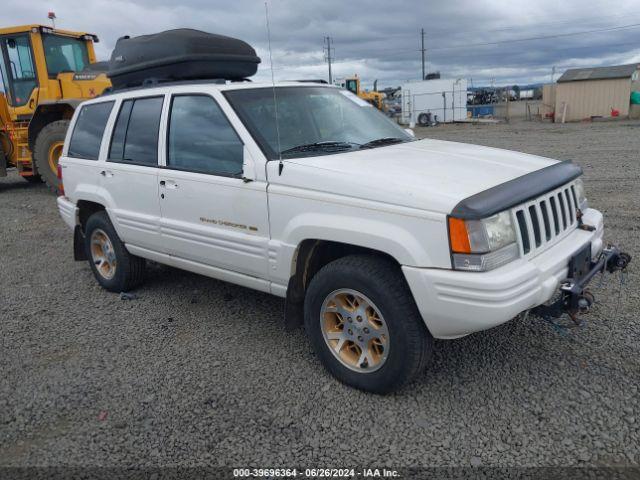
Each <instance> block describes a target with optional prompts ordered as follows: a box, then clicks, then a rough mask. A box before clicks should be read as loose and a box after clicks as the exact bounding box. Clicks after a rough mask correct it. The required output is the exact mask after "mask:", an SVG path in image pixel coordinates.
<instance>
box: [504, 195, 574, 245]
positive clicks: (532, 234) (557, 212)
mask: <svg viewBox="0 0 640 480" xmlns="http://www.w3.org/2000/svg"><path fill="white" fill-rule="evenodd" d="M576 210H577V205H576V193H575V187H574V185H573V184H572V183H571V184H567V185H563V186H562V187H560V188H558V189H556V190H553V191H551V192H549V193H547V194H545V195H543V196H541V197H538V198H536V199H535V200H533V201H531V202H527V203H525V204H523V205H520V206H518V207H516V208H514V212H515V219H516V223H517V227H518V228H517V232H518V239H519V243H520V249H521V253H522V255H524V256H533V255H535V254H536V253H539V252H541V251H543V250H545V249H546V248H548V247H549V246H551V245H553V244H554V243H556V242H557V241H559V240H560V239H561V238H562V237H564V236H565V235H567V234H568V233H569V232H571V231H572V230H574V229H575V228H576V226H577V218H576Z"/></svg>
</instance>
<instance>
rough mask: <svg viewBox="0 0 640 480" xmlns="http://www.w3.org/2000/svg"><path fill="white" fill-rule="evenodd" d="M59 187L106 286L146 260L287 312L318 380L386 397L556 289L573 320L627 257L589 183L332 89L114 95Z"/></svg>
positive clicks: (95, 108) (75, 150)
mask: <svg viewBox="0 0 640 480" xmlns="http://www.w3.org/2000/svg"><path fill="white" fill-rule="evenodd" d="M59 175H60V177H61V179H62V180H63V181H64V187H63V188H64V190H63V191H62V192H61V196H60V197H59V198H58V206H59V210H60V213H61V215H62V217H63V219H64V221H65V222H66V223H67V224H68V225H69V227H71V228H72V229H74V231H75V233H74V254H75V258H76V259H77V260H81V259H88V261H89V265H90V266H91V269H92V270H93V272H94V274H95V277H96V278H97V280H98V282H99V283H100V284H101V285H102V286H103V287H104V288H106V289H108V290H111V291H114V292H120V291H125V290H128V289H131V288H133V287H135V286H137V285H138V284H140V282H141V281H142V280H143V277H144V266H145V260H147V259H148V260H153V261H156V262H160V263H163V264H166V265H171V266H174V267H177V268H181V269H184V270H190V271H192V272H196V273H200V274H202V275H206V276H209V277H213V278H217V279H220V280H224V281H228V282H233V283H236V284H238V285H242V286H245V287H249V288H253V289H256V290H261V291H264V292H269V293H272V294H274V295H278V296H281V297H285V298H286V303H285V322H286V325H287V326H288V327H293V326H296V325H297V324H300V323H302V322H303V321H304V325H305V328H306V330H307V332H308V335H309V337H310V340H311V343H312V344H313V347H314V349H315V351H316V352H317V355H318V357H319V358H320V360H321V361H322V363H323V364H324V365H325V366H326V368H327V369H328V370H329V371H330V372H331V373H332V374H333V375H335V376H336V377H337V378H338V379H340V380H341V381H343V382H345V383H347V384H349V385H352V386H355V387H357V388H361V389H364V390H369V391H375V392H387V391H390V390H392V389H394V388H397V387H399V386H400V385H402V384H404V383H405V382H407V381H408V380H410V379H411V378H412V377H414V376H415V375H416V374H417V373H418V372H420V371H421V369H422V368H423V367H424V366H425V364H426V363H427V361H428V359H429V358H430V356H431V353H432V349H433V338H434V337H435V338H446V339H450V338H456V337H461V336H463V335H467V334H470V333H472V332H476V331H479V330H483V329H487V328H490V327H493V326H496V325H499V324H501V323H504V322H506V321H508V320H509V319H512V318H514V317H515V316H517V315H518V314H519V313H521V312H524V311H526V310H529V309H532V308H534V307H536V306H539V305H541V304H543V303H545V302H547V301H548V300H550V299H551V298H552V297H553V296H554V294H556V292H557V291H558V288H559V287H562V288H564V293H563V295H564V308H566V309H567V310H570V309H571V308H573V309H574V310H575V308H577V305H578V304H577V303H576V301H577V300H580V301H582V302H584V301H585V298H584V297H581V296H580V295H581V293H582V290H581V288H582V287H583V286H584V284H585V283H586V282H588V280H590V278H591V277H592V276H593V274H594V273H593V272H594V271H595V270H598V271H601V270H604V268H605V267H606V266H607V265H609V266H611V265H612V261H615V260H618V259H619V255H617V254H616V253H615V252H612V250H608V249H603V243H602V235H603V222H602V215H601V213H600V212H599V211H597V210H594V209H591V208H588V207H587V200H586V199H585V195H584V190H583V187H582V183H581V180H580V179H579V178H578V177H579V176H580V175H581V169H580V168H579V167H577V166H575V165H573V164H571V163H570V162H557V161H555V160H550V159H547V158H541V157H537V156H532V155H526V154H522V153H515V152H511V151H505V150H498V149H495V148H485V147H479V146H473V145H466V144H459V143H450V142H444V141H436V140H420V141H418V140H415V139H414V138H413V136H412V135H411V134H409V133H408V132H407V131H405V130H403V129H402V128H400V127H399V126H397V125H396V124H394V123H392V122H391V121H389V120H388V119H387V118H386V117H384V115H382V114H381V113H379V112H378V111H377V110H375V109H374V108H372V107H371V106H370V105H369V104H368V103H366V102H363V101H362V100H360V99H359V98H358V97H356V96H354V95H352V94H351V93H349V92H347V91H344V90H341V89H338V88H335V87H332V86H327V85H322V84H309V83H297V82H289V83H282V84H278V85H277V86H275V87H273V86H272V85H260V84H253V83H229V82H227V83H216V82H199V83H182V84H167V85H160V86H155V87H151V88H140V89H132V90H126V91H121V92H117V93H112V94H107V95H104V96H102V97H100V98H96V99H94V100H91V101H88V102H85V103H84V104H83V105H82V106H81V107H80V108H79V109H78V110H77V111H76V114H75V116H74V118H73V121H72V123H71V128H70V129H69V132H68V134H67V139H66V143H65V147H64V152H63V156H62V158H61V160H60V168H59ZM614 250H615V249H614ZM603 251H604V253H603ZM607 262H608V263H607ZM578 277H579V278H578ZM567 278H569V280H568V281H567V282H566V283H563V281H565V279H567ZM569 287H570V288H571V289H572V290H571V291H569ZM580 306H583V305H582V304H580Z"/></svg>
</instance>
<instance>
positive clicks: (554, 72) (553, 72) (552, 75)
mask: <svg viewBox="0 0 640 480" xmlns="http://www.w3.org/2000/svg"><path fill="white" fill-rule="evenodd" d="M555 75H556V66H555V65H554V66H553V67H551V83H553V77H555Z"/></svg>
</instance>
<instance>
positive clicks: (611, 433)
mask: <svg viewBox="0 0 640 480" xmlns="http://www.w3.org/2000/svg"><path fill="white" fill-rule="evenodd" d="M418 135H419V136H428V137H434V138H442V139H447V140H456V141H463V142H471V143H479V144H484V145H491V146H496V147H504V148H511V149H515V150H521V151H525V152H529V153H535V154H542V155H547V156H551V157H556V158H561V159H573V160H574V161H576V162H577V163H579V164H580V165H581V166H582V167H583V168H584V170H585V177H586V185H587V193H588V196H589V199H590V203H591V205H593V206H595V207H597V208H600V209H602V210H603V211H604V212H605V215H606V223H607V227H608V230H607V238H608V240H610V241H615V242H617V243H619V244H621V245H623V246H624V247H625V249H626V250H628V251H630V252H631V253H632V254H633V253H634V252H635V253H636V254H637V253H638V252H639V251H640V240H639V239H638V234H639V233H640V227H638V224H639V222H640V213H639V212H640V194H639V193H638V192H639V187H640V163H639V162H640V159H639V152H640V123H631V122H628V123H625V122H620V123H594V124H571V125H549V124H535V123H533V124H532V123H518V124H512V125H498V126H496V125H482V126H471V125H457V126H442V127H438V128H432V129H425V130H421V131H419V132H418ZM0 198H1V200H2V201H1V202H0V218H1V219H2V224H1V225H2V227H1V230H0V252H1V253H0V258H1V260H2V267H1V270H0V330H1V334H2V351H1V352H0V370H1V371H2V372H3V374H2V382H1V383H0V465H5V466H28V465H41V466H42V465H57V466H63V465H75V466H124V465H127V466H153V465H174V466H176V465H178V466H192V465H197V466H203V465H224V466H241V467H242V466H256V467H264V466H287V467H293V466H297V467H303V468H304V467H317V466H321V467H326V466H356V465H361V466H383V465H392V466H395V467H402V466H444V465H447V466H458V465H462V466H468V465H492V466H494V465H495V466H507V465H509V466H516V465H525V466H542V465H545V466H561V465H590V466H605V465H606V466H630V465H636V466H637V465H638V463H640V454H639V453H638V452H639V445H640V413H639V412H640V402H639V395H638V388H639V387H638V380H639V379H640V371H639V366H640V333H639V328H640V319H639V318H638V311H639V307H640V298H639V294H638V291H639V289H638V280H639V278H638V272H639V271H640V269H639V268H638V267H637V265H632V268H631V271H630V272H629V274H628V277H627V283H626V285H625V290H624V293H625V295H624V296H623V298H622V299H621V301H620V302H618V287H619V279H618V277H615V278H614V279H612V281H611V282H610V283H609V284H607V285H606V286H604V287H601V288H596V293H601V296H600V297H599V298H600V299H601V300H602V302H603V303H602V304H601V305H599V306H598V307H597V308H596V310H595V311H594V312H593V313H592V314H591V315H590V316H589V317H588V320H587V325H586V327H584V328H581V329H577V330H574V331H571V332H570V333H568V334H565V333H563V332H562V331H558V330H556V329H554V328H552V326H551V325H549V324H547V323H544V322H543V321H542V320H541V319H539V318H536V317H533V316H532V317H530V318H528V319H527V320H526V321H512V322H510V323H507V324H506V325H503V326H501V327H498V328H495V329H493V330H490V331H487V332H482V333H478V334H474V335H471V336H469V337H466V338H464V339H460V340H456V341H438V342H436V355H435V360H434V362H433V364H432V365H431V368H430V369H429V370H428V371H427V372H426V373H425V374H424V375H423V376H422V377H421V378H419V379H418V380H417V381H416V382H414V383H413V384H411V385H410V386H408V387H407V388H405V389H403V390H402V391H400V392H397V393H396V394H393V395H390V396H386V397H381V396H375V395H369V394H365V393H362V392H359V391H356V390H353V389H350V388H348V387H345V386H343V385H341V384H340V383H338V382H337V381H335V380H333V378H332V377H330V376H329V375H328V374H327V373H326V372H325V371H324V370H323V368H322V366H321V365H320V364H319V362H318V360H317V359H316V357H315V356H314V355H313V354H312V353H311V352H310V348H309V345H308V343H307V341H306V339H305V337H304V334H303V332H302V331H296V332H293V333H286V332H284V330H283V328H282V311H283V301H282V300H280V299H278V298H275V297H271V296H268V295H265V294H261V293H256V292H253V291H250V290H247V289H243V288H239V287H236V286H233V285H230V284H225V283H222V282H218V281H215V280H211V279H207V278H204V277H200V276H197V275H194V274H190V273H185V272H181V271H178V270H175V269H172V268H168V267H163V266H159V265H152V266H150V272H149V280H148V281H147V283H146V284H145V285H144V286H143V287H142V288H140V289H138V290H137V291H136V292H135V293H136V295H137V296H138V298H137V299H134V300H127V301H123V300H121V299H120V297H119V296H118V295H114V294H110V293H108V292H106V291H104V290H102V289H100V288H99V287H98V286H97V284H96V282H95V281H94V279H93V277H92V275H91V272H90V270H89V267H88V266H87V265H86V264H85V263H76V262H74V261H73V259H72V249H71V233H70V232H69V231H68V230H67V228H66V226H64V225H63V223H62V221H61V220H60V218H59V217H58V214H57V211H56V207H55V202H54V198H53V197H52V196H51V195H50V194H49V193H48V192H47V190H46V188H45V187H44V186H33V185H29V184H27V183H26V182H25V181H23V180H21V179H20V178H18V177H17V176H16V175H15V174H11V175H10V176H9V177H7V178H6V179H0ZM639 260H640V258H639ZM618 303H619V307H618V306H617V305H618Z"/></svg>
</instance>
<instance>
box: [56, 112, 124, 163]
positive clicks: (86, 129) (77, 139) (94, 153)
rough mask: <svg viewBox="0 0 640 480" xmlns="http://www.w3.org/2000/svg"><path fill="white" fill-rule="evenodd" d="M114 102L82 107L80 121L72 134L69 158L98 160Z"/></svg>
mask: <svg viewBox="0 0 640 480" xmlns="http://www.w3.org/2000/svg"><path fill="white" fill-rule="evenodd" d="M113 104H114V102H104V103H92V104H91V105H85V106H83V107H80V113H78V119H77V120H76V124H75V126H74V128H73V133H72V134H71V140H70V142H69V149H68V151H67V156H69V157H73V158H82V159H86V160H98V156H99V155H100V145H101V144H102V136H103V134H104V129H105V128H106V126H107V121H108V120H109V115H110V114H111V109H112V108H113Z"/></svg>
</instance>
